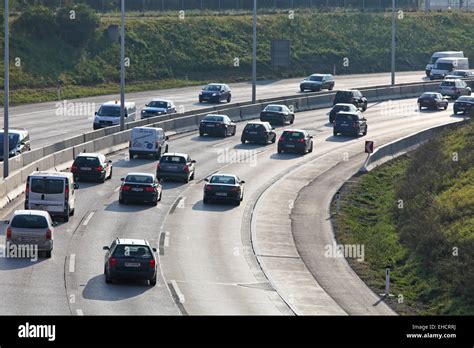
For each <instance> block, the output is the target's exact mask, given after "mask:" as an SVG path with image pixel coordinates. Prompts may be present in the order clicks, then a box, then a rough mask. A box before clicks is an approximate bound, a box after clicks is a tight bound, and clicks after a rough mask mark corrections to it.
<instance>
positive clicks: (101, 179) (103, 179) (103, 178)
mask: <svg viewBox="0 0 474 348" xmlns="http://www.w3.org/2000/svg"><path fill="white" fill-rule="evenodd" d="M106 179H107V174H106V173H104V176H103V177H101V178H100V179H99V181H100V182H101V183H102V184H103V183H104V182H105V180H106Z"/></svg>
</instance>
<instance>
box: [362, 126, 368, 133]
mask: <svg viewBox="0 0 474 348" xmlns="http://www.w3.org/2000/svg"><path fill="white" fill-rule="evenodd" d="M368 128H369V127H365V130H364V133H362V134H363V135H367V129H368Z"/></svg>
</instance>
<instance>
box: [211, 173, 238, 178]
mask: <svg viewBox="0 0 474 348" xmlns="http://www.w3.org/2000/svg"><path fill="white" fill-rule="evenodd" d="M213 176H230V177H233V178H235V179H237V175H234V174H226V173H214V174H212V175H210V176H209V178H212V177H213Z"/></svg>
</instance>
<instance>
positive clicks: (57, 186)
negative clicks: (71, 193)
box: [30, 178, 64, 194]
mask: <svg viewBox="0 0 474 348" xmlns="http://www.w3.org/2000/svg"><path fill="white" fill-rule="evenodd" d="M63 189H64V180H62V179H48V178H32V179H31V189H30V190H31V192H34V193H46V194H58V193H63Z"/></svg>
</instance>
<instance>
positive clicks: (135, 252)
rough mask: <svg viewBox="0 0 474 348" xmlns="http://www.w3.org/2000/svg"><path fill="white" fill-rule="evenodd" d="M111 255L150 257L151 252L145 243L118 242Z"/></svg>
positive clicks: (151, 255)
mask: <svg viewBox="0 0 474 348" xmlns="http://www.w3.org/2000/svg"><path fill="white" fill-rule="evenodd" d="M113 256H114V257H133V258H142V259H151V258H152V257H153V254H152V252H151V250H150V248H149V247H148V246H147V245H135V244H131V245H126V244H120V245H117V247H116V248H115V250H114V254H113Z"/></svg>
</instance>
